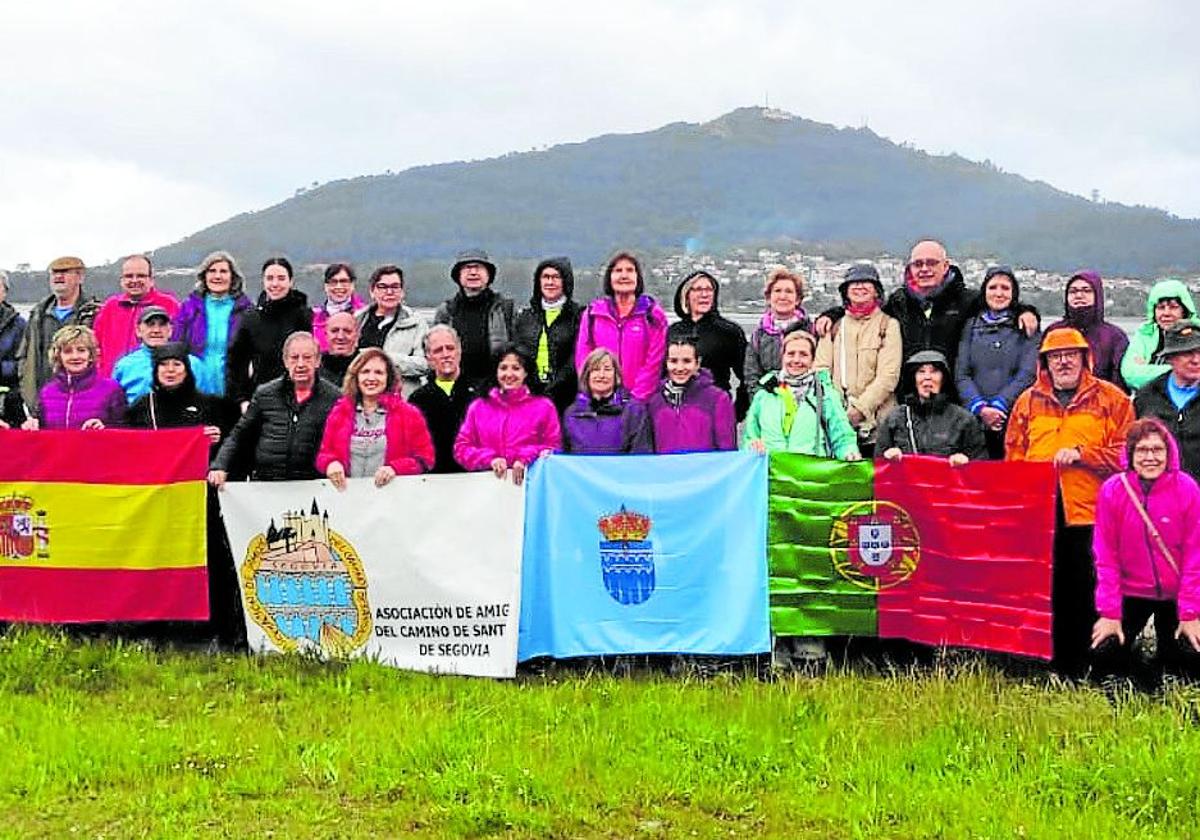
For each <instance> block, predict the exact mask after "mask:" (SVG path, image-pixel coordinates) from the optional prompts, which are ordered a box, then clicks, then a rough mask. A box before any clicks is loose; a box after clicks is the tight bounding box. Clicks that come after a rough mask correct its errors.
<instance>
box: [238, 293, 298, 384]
mask: <svg viewBox="0 0 1200 840" xmlns="http://www.w3.org/2000/svg"><path fill="white" fill-rule="evenodd" d="M294 332H312V310H311V309H309V308H308V296H307V295H305V294H304V292H301V291H297V290H296V289H292V290H291V291H290V292H288V293H287V294H286V295H284V296H283V297H281V298H280V299H279V300H268V299H267V296H266V293H265V292H264V293H262V294H260V295H259V296H258V305H256V306H255V307H254V308H253V309H251V310H249V311H248V312H246V313H245V314H244V315H242V319H241V322H240V323H239V324H238V329H237V333H235V334H234V336H233V338H232V339H231V340H230V342H229V364H227V365H226V366H225V393H226V394H227V395H228V396H229V397H230V398H231V399H233V400H234V401H236V402H243V401H245V400H248V399H250V395H251V394H253V393H254V389H255V388H257V387H258V386H259V385H262V384H263V383H264V382H270V381H271V380H272V379H276V378H278V377H280V376H282V375H283V372H284V368H283V342H284V341H285V340H286V339H287V337H288V336H289V335H291V334H292V333H294ZM251 368H253V371H252V370H251Z"/></svg>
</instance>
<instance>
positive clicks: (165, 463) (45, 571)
mask: <svg viewBox="0 0 1200 840" xmlns="http://www.w3.org/2000/svg"><path fill="white" fill-rule="evenodd" d="M207 461H208V441H207V439H206V438H205V437H204V436H203V434H201V433H200V430H199V429H173V430H166V431H156V432H140V431H127V430H116V429H113V430H104V431H87V432H79V431H69V432H68V431H39V432H22V431H9V430H0V620H4V621H24V622H38V623H42V622H52V623H76V622H89V621H154V620H159V619H180V620H204V619H207V618H208V575H207V571H206V568H205V486H204V478H205V471H206V468H207Z"/></svg>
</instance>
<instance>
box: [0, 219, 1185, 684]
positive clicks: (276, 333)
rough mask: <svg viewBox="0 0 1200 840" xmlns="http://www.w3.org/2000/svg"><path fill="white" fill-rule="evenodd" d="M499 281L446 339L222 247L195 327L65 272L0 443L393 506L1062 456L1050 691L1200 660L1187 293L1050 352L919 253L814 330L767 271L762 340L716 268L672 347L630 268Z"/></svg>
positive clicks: (1174, 288)
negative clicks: (834, 462)
mask: <svg viewBox="0 0 1200 840" xmlns="http://www.w3.org/2000/svg"><path fill="white" fill-rule="evenodd" d="M496 273H497V267H496V264H495V263H494V262H493V261H492V260H491V259H490V258H489V256H488V255H487V253H486V252H484V251H481V250H470V251H465V252H463V253H462V254H460V255H459V256H458V258H457V259H456V260H455V261H454V263H453V265H452V266H451V267H450V271H449V276H450V279H451V280H452V281H453V283H454V284H455V286H456V290H455V293H454V294H453V296H451V297H450V298H449V299H448V300H446V301H445V302H444V303H443V304H442V305H441V306H439V307H438V309H437V311H436V313H435V315H434V318H433V323H432V324H429V323H427V322H426V321H425V320H424V319H423V318H422V317H421V316H420V315H419V314H418V313H416V312H415V311H414V310H413V309H412V308H410V307H409V306H407V305H406V304H405V279H404V272H403V270H402V269H401V267H400V266H398V265H383V266H380V267H378V268H377V269H375V271H373V272H372V273H371V276H370V279H369V281H368V282H367V284H366V289H365V292H366V295H367V298H363V297H361V296H360V294H359V289H358V288H357V285H358V279H357V277H356V275H355V272H354V269H353V268H352V267H351V266H350V265H348V264H344V263H336V264H333V265H330V266H328V268H327V269H326V270H325V274H324V292H325V299H324V301H323V302H321V303H320V304H318V305H316V306H310V305H309V301H308V299H307V297H306V295H305V294H304V293H303V292H301V291H299V290H298V289H296V288H295V286H294V272H293V267H292V265H291V264H290V263H289V262H288V260H287V259H285V258H283V257H275V258H272V259H269V260H267V261H266V262H265V263H264V264H263V266H262V268H261V286H262V289H261V292H260V294H259V295H258V298H257V300H256V301H252V300H251V299H250V297H249V296H248V295H247V293H246V291H245V281H244V278H243V276H242V274H241V272H240V270H239V268H238V266H237V263H236V261H235V260H234V258H233V257H232V256H231V255H230V254H228V253H226V252H221V251H218V252H216V253H213V254H210V255H209V256H208V257H207V258H205V260H204V261H203V262H202V263H201V265H200V267H199V269H198V272H197V278H196V285H195V289H194V291H192V293H191V294H190V295H189V296H188V297H187V299H186V300H184V301H183V302H182V304H181V303H180V302H179V301H178V300H177V299H176V298H175V297H174V296H173V295H171V294H170V293H168V292H165V291H161V290H158V289H157V288H156V286H155V281H154V272H153V267H152V266H151V263H150V260H149V259H148V258H147V257H145V256H142V255H134V256H131V257H128V258H127V259H125V260H124V261H123V262H122V265H121V279H120V284H121V291H120V293H118V294H116V295H114V296H112V297H110V298H109V299H108V300H106V301H104V302H103V303H100V302H99V301H97V300H95V299H94V298H90V297H87V296H86V295H85V293H84V288H83V285H84V278H85V267H84V264H83V262H82V261H81V260H79V259H77V258H74V257H64V258H60V259H58V260H55V261H54V262H53V263H51V264H50V267H49V283H50V295H49V296H48V297H47V298H45V299H44V300H42V301H41V302H39V303H38V304H37V305H36V306H35V307H34V309H33V311H32V312H31V314H30V317H29V320H28V323H25V322H24V321H23V319H21V318H20V316H19V315H16V314H15V312H14V311H12V308H11V306H10V305H8V304H7V303H4V302H0V396H2V397H3V406H2V408H3V415H2V420H0V422H2V423H3V424H4V425H6V426H11V427H20V428H25V429H38V428H43V429H98V428H106V427H110V426H123V425H127V426H133V427H142V428H161V427H168V426H201V427H203V428H204V430H205V433H206V434H207V435H208V437H209V439H210V440H211V442H212V461H211V471H210V474H209V480H210V483H211V484H212V485H213V486H214V487H220V486H221V485H222V484H224V482H226V481H227V480H230V479H231V478H233V479H241V478H253V479H258V480H287V479H307V478H314V477H320V476H324V477H327V478H328V479H329V480H330V481H331V482H332V483H333V484H334V485H335V486H337V487H339V488H341V487H345V486H346V481H347V480H348V479H357V478H365V479H370V480H372V481H373V482H374V483H375V484H376V485H377V486H383V485H385V484H387V483H388V482H389V481H391V480H392V478H393V477H395V476H396V475H411V474H419V473H424V472H441V473H445V472H458V471H491V472H493V473H494V474H495V475H496V476H498V477H501V478H504V477H511V479H512V480H513V481H515V482H517V483H520V482H521V481H522V480H523V478H524V476H525V473H526V471H527V469H528V468H529V466H530V464H531V463H532V462H533V461H534V460H535V459H537V458H539V457H541V456H543V455H546V454H549V453H552V452H564V453H571V454H618V453H627V454H637V453H681V452H696V451H713V450H732V449H736V448H739V446H740V447H741V448H745V449H749V450H753V451H755V452H759V453H764V454H765V453H771V452H796V453H805V454H809V455H816V456H820V457H826V458H834V459H839V460H843V461H853V460H858V459H860V458H864V457H868V458H869V457H874V456H878V457H880V458H882V459H884V460H889V461H894V460H898V459H901V458H904V457H906V456H910V455H925V456H935V457H943V458H948V459H949V461H950V463H952V464H963V463H966V462H968V461H970V460H977V459H988V458H990V459H1001V458H1007V459H1009V460H1043V461H1050V462H1053V463H1054V464H1055V466H1056V469H1057V471H1058V478H1059V494H1058V500H1057V516H1058V523H1057V525H1058V527H1057V530H1056V537H1055V566H1054V614H1055V626H1054V641H1055V658H1056V661H1057V663H1058V665H1059V667H1060V668H1061V669H1062V670H1064V671H1066V672H1077V671H1079V670H1081V669H1083V668H1086V667H1087V666H1088V665H1089V664H1093V663H1095V662H1096V661H1098V660H1097V657H1098V656H1099V655H1100V653H1103V654H1104V656H1105V657H1107V659H1106V661H1108V662H1115V661H1118V660H1120V657H1121V656H1122V655H1124V654H1127V653H1128V649H1129V645H1130V642H1131V641H1132V636H1133V635H1135V632H1134V631H1135V629H1136V628H1135V627H1134V625H1136V624H1137V622H1138V621H1141V622H1142V623H1143V624H1144V623H1145V621H1146V620H1147V617H1148V616H1149V615H1151V614H1153V615H1154V616H1155V618H1156V627H1159V629H1160V636H1161V638H1160V640H1159V642H1160V650H1163V651H1167V650H1170V651H1173V652H1175V653H1177V654H1179V656H1180V657H1183V658H1178V657H1177V659H1178V661H1184V660H1186V659H1187V657H1184V656H1183V654H1184V653H1187V652H1189V651H1190V652H1191V653H1197V652H1200V621H1198V619H1197V604H1196V603H1195V602H1196V599H1197V598H1200V581H1198V580H1197V575H1200V547H1198V546H1197V545H1195V544H1194V543H1195V540H1194V539H1193V538H1192V537H1191V534H1192V533H1193V532H1194V529H1192V528H1190V527H1189V526H1190V523H1191V522H1193V521H1195V519H1194V517H1195V514H1196V513H1197V510H1196V509H1195V508H1194V507H1192V506H1194V505H1196V504H1198V503H1200V502H1198V501H1197V500H1198V499H1200V490H1197V487H1196V482H1195V477H1196V476H1197V475H1198V474H1200V473H1198V470H1200V409H1198V408H1197V406H1198V405H1200V401H1197V400H1196V396H1197V393H1198V392H1200V321H1197V320H1194V317H1195V316H1196V314H1197V313H1196V311H1195V305H1194V303H1193V300H1192V297H1191V295H1190V294H1189V292H1188V290H1187V288H1186V286H1185V285H1184V284H1183V283H1182V282H1181V281H1179V280H1176V279H1166V280H1162V281H1159V282H1158V283H1156V284H1155V285H1154V286H1153V288H1152V290H1151V292H1150V296H1149V300H1148V303H1147V319H1146V323H1145V324H1144V325H1143V326H1142V327H1141V328H1139V330H1138V331H1137V332H1136V333H1135V335H1134V338H1133V341H1132V342H1130V341H1129V340H1128V339H1127V338H1126V336H1125V334H1124V333H1123V332H1122V331H1121V330H1120V329H1119V328H1117V327H1116V326H1114V325H1112V324H1110V323H1109V322H1108V321H1106V320H1105V315H1104V291H1103V284H1102V281H1101V278H1100V276H1099V275H1098V274H1096V273H1095V272H1090V271H1083V272H1079V273H1078V274H1076V275H1074V276H1072V277H1071V279H1070V280H1069V282H1068V283H1067V286H1066V288H1065V290H1064V311H1065V315H1064V318H1063V319H1062V320H1061V321H1058V322H1056V323H1054V324H1051V325H1050V326H1049V327H1047V328H1046V329H1045V331H1044V332H1042V331H1041V323H1040V316H1039V313H1038V312H1037V311H1036V309H1034V308H1033V307H1031V306H1028V305H1027V304H1024V303H1022V301H1021V299H1020V288H1019V283H1018V280H1017V275H1016V272H1014V271H1013V270H1012V269H1011V268H1008V267H1006V266H994V267H992V268H990V269H988V271H987V272H986V274H985V276H984V278H983V282H982V284H981V286H980V287H979V289H978V290H974V289H970V288H968V287H967V286H966V284H965V282H964V279H963V276H962V273H961V272H960V271H959V269H958V267H957V266H955V265H953V264H952V263H951V262H950V260H949V258H948V256H947V254H946V250H945V248H944V247H943V246H942V245H941V244H940V243H938V242H936V241H932V240H927V241H922V242H919V243H917V244H916V245H915V246H914V247H913V249H912V252H911V254H910V257H909V260H908V262H907V264H906V268H905V272H904V276H903V279H902V283H901V285H900V287H899V288H897V289H895V290H893V291H892V292H891V293H890V294H887V293H885V290H884V287H883V283H882V282H881V280H880V277H879V274H878V273H877V271H876V270H875V268H874V267H873V266H872V265H870V264H869V263H858V264H855V265H853V266H852V267H851V268H850V269H849V270H848V271H847V273H846V275H845V277H844V279H843V281H842V282H841V284H840V285H839V288H838V291H839V294H840V297H841V305H840V306H838V307H836V308H834V309H830V310H828V311H826V312H823V313H821V314H820V315H819V316H818V317H816V318H812V317H810V316H809V314H808V313H807V312H806V311H805V309H804V308H803V301H804V298H805V284H804V277H803V276H802V274H800V273H799V272H797V271H793V270H789V269H786V268H777V269H775V270H772V271H771V272H770V273H769V275H768V276H767V278H766V282H765V285H764V289H763V299H764V312H763V315H762V318H761V321H760V322H759V324H758V326H757V327H755V328H754V330H753V331H752V332H751V334H750V336H749V337H747V336H746V335H745V333H744V332H743V330H742V328H741V327H740V326H738V325H737V324H736V323H735V322H733V321H731V320H729V319H728V318H726V317H724V316H723V315H722V314H721V312H720V308H719V297H720V285H721V284H720V282H719V281H718V278H717V277H715V276H714V275H713V274H711V273H709V272H707V271H694V272H692V273H691V274H689V275H687V276H686V277H684V278H683V279H682V280H681V281H680V282H679V284H678V286H677V288H676V292H675V296H674V307H673V308H674V311H675V314H676V316H677V320H675V321H674V322H673V323H672V322H670V321H669V319H668V318H667V315H666V312H665V311H664V309H663V307H662V305H661V304H660V303H659V302H658V301H657V300H656V299H655V298H654V297H653V296H651V295H649V294H647V293H646V288H645V278H644V275H643V270H642V266H641V263H640V261H639V260H638V258H637V257H636V256H635V255H634V254H632V253H630V252H628V251H620V252H618V253H616V254H615V255H614V256H613V257H612V258H611V259H610V260H609V261H608V263H607V265H606V266H605V270H604V275H603V290H602V294H601V295H600V296H599V297H597V298H596V299H595V300H592V301H591V302H589V303H586V304H582V303H580V302H578V301H576V299H575V278H574V273H573V269H572V265H571V262H570V260H569V259H567V258H565V257H557V258H551V259H546V260H543V261H542V262H540V263H539V264H538V265H537V267H536V269H535V271H534V275H533V278H532V288H531V293H530V298H529V303H528V306H525V307H523V308H520V309H519V310H518V307H517V306H516V304H515V303H514V302H513V301H512V300H511V299H509V298H507V297H506V296H504V295H503V294H501V293H500V292H499V291H497V290H496V289H494V288H493V286H494V282H495V278H496ZM1131 391H1132V398H1131ZM1138 418H1141V419H1138ZM739 428H740V433H739ZM1168 631H1169V632H1168ZM1176 636H1178V637H1179V638H1180V639H1182V640H1183V642H1184V645H1182V646H1179V645H1176V644H1175V637H1176ZM1114 644H1115V645H1116V647H1117V648H1118V652H1117V653H1114V652H1113V650H1112V649H1113V647H1114ZM797 650H799V648H797ZM1121 652H1123V653H1121ZM1188 661H1190V660H1188Z"/></svg>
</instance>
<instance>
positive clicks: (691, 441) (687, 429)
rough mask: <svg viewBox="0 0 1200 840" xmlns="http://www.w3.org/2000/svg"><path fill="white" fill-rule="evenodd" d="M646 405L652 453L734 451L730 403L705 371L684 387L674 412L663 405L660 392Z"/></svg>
mask: <svg viewBox="0 0 1200 840" xmlns="http://www.w3.org/2000/svg"><path fill="white" fill-rule="evenodd" d="M646 404H647V406H646V407H647V409H648V410H649V412H650V425H651V427H652V428H653V431H654V451H655V452H712V451H716V450H723V449H737V435H736V431H735V426H736V420H735V419H734V416H733V400H731V399H730V398H729V394H727V393H725V392H724V391H722V390H721V389H720V388H718V387H717V386H715V385H713V384H712V374H711V373H709V372H708V370H707V369H706V368H701V369H700V372H699V373H698V374H697V375H696V378H695V379H693V380H692V381H691V382H689V383H688V384H687V386H686V387H685V389H684V392H683V399H682V400H681V401H680V403H679V407H678V408H676V407H675V406H673V405H671V404H670V403H669V402H667V398H666V397H665V396H664V395H663V389H662V388H659V389H658V390H657V391H655V392H654V395H653V396H651V397H650V399H649V400H647V401H646Z"/></svg>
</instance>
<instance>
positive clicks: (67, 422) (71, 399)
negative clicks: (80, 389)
mask: <svg viewBox="0 0 1200 840" xmlns="http://www.w3.org/2000/svg"><path fill="white" fill-rule="evenodd" d="M73 384H74V383H73V382H71V374H69V373H68V374H67V416H66V417H65V418H64V420H63V428H64V429H69V428H71V408H72V406H73V405H74V404H75V389H74V388H73V387H71V386H72V385H73Z"/></svg>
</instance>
